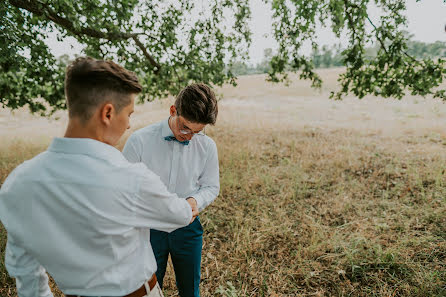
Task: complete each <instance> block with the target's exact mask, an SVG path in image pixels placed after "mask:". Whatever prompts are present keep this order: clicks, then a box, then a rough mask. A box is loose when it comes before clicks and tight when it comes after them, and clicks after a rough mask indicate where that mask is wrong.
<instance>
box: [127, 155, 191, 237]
mask: <svg viewBox="0 0 446 297" xmlns="http://www.w3.org/2000/svg"><path fill="white" fill-rule="evenodd" d="M138 166H144V169H145V170H144V173H143V174H142V176H141V180H140V186H139V191H138V193H137V195H136V196H135V197H133V198H132V199H131V203H132V205H133V207H132V208H133V209H132V212H133V216H132V217H133V220H134V221H133V222H131V224H132V225H133V226H136V227H150V228H151V229H156V230H160V231H164V232H172V231H174V230H176V229H178V228H181V227H185V226H187V225H189V223H190V221H191V219H192V208H191V207H190V205H189V203H188V202H187V201H186V200H185V199H180V198H178V196H177V195H176V194H173V193H170V192H169V191H168V190H167V188H166V186H165V185H164V183H163V182H162V181H161V179H160V177H159V176H158V175H156V174H155V173H153V172H152V171H150V170H149V169H147V167H145V165H143V164H142V163H141V164H138Z"/></svg>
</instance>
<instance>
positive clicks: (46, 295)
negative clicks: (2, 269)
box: [5, 234, 53, 297]
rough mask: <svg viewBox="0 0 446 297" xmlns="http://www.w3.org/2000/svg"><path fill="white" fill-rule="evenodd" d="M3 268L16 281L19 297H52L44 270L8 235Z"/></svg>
mask: <svg viewBox="0 0 446 297" xmlns="http://www.w3.org/2000/svg"><path fill="white" fill-rule="evenodd" d="M5 266H6V269H7V270H8V273H9V275H10V276H11V277H15V279H16V287H17V295H18V296H19V297H36V296H38V297H53V293H52V292H51V290H50V287H49V285H48V276H47V274H46V271H45V269H44V268H43V267H42V266H41V265H40V264H39V263H38V262H37V260H36V259H34V258H33V257H32V256H31V255H30V254H28V253H27V252H26V251H25V250H24V249H23V248H21V247H20V246H18V245H17V244H16V243H15V242H14V239H13V238H12V236H11V235H10V234H8V242H7V244H6V251H5Z"/></svg>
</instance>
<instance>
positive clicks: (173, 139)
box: [123, 84, 220, 297]
mask: <svg viewBox="0 0 446 297" xmlns="http://www.w3.org/2000/svg"><path fill="white" fill-rule="evenodd" d="M217 114H218V107H217V100H216V98H215V94H214V92H213V91H212V90H211V89H210V87H209V86H207V85H205V84H192V85H190V86H188V87H186V88H185V89H183V90H182V91H181V92H180V94H179V95H178V97H177V99H176V101H175V104H174V105H172V106H171V107H170V117H169V118H168V119H166V120H164V121H162V122H159V123H156V124H153V125H150V126H147V127H145V128H142V129H140V130H138V131H136V132H135V133H133V134H132V135H131V136H130V137H129V139H128V141H127V143H126V145H125V147H124V150H123V154H124V156H125V157H126V158H127V159H128V160H129V161H130V162H142V163H144V164H146V165H147V167H148V168H149V169H150V170H152V171H153V172H154V173H155V174H158V175H159V176H160V178H161V181H163V182H164V184H166V185H167V189H168V190H169V191H170V192H172V193H176V194H177V195H178V196H179V197H189V200H191V201H193V203H194V204H196V205H197V207H198V210H199V211H202V210H203V209H204V208H205V207H206V206H208V205H209V204H210V203H212V201H214V199H215V198H216V197H217V196H218V193H219V191H220V182H219V167H218V154H217V147H216V145H215V142H214V141H213V140H212V139H211V138H210V137H208V136H206V135H205V133H204V129H205V126H206V125H207V124H211V125H213V124H215V122H216V119H217ZM155 229H156V228H155ZM202 235H203V228H202V226H201V223H200V219H199V218H198V217H197V218H196V219H195V221H194V222H193V223H192V224H190V225H189V226H187V227H183V228H180V229H178V230H175V231H173V232H172V233H166V232H164V231H162V230H153V229H152V230H151V231H150V242H151V244H152V248H153V251H154V254H155V257H156V261H157V265H158V270H157V272H156V276H157V279H158V281H159V283H160V285H161V286H162V284H163V278H164V274H165V272H166V265H167V259H168V256H169V254H170V255H171V259H172V263H173V266H174V270H175V276H176V281H177V287H178V290H179V293H180V296H181V297H187V296H199V284H200V265H201V249H202V241H203V239H202Z"/></svg>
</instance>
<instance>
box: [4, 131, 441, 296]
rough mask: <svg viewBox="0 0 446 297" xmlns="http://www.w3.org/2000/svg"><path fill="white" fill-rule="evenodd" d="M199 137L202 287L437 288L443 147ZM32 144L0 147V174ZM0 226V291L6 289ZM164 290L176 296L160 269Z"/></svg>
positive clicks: (252, 135) (372, 291)
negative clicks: (216, 178)
mask: <svg viewBox="0 0 446 297" xmlns="http://www.w3.org/2000/svg"><path fill="white" fill-rule="evenodd" d="M210 134H211V136H212V137H213V138H214V139H215V140H216V142H217V145H218V149H219V158H220V171H221V172H220V178H221V179H220V181H221V193H220V196H219V197H218V198H217V200H216V201H215V202H214V203H213V204H212V205H211V206H209V207H208V209H206V210H205V211H204V212H203V213H202V214H201V219H202V223H203V225H204V230H205V234H204V247H203V263H202V284H201V293H202V296H445V295H446V264H445V263H446V215H445V214H446V198H445V197H446V187H445V183H446V180H445V170H446V163H445V161H446V160H445V159H446V155H445V154H443V153H441V152H440V153H436V154H426V153H423V151H422V150H421V151H420V150H418V152H416V153H414V152H413V150H412V152H407V150H399V149H391V148H389V146H386V140H385V139H379V138H377V137H374V138H370V137H368V136H366V135H362V134H359V133H353V132H350V131H347V130H337V131H330V132H328V131H327V132H325V131H323V130H318V129H312V128H305V129H303V130H301V131H296V130H281V129H280V128H278V129H275V130H265V129H263V130H259V129H255V128H249V127H245V128H243V127H238V128H237V129H235V128H232V127H230V126H225V127H224V129H223V127H220V126H219V127H217V128H214V129H211V131H210ZM411 141H412V143H410V144H408V143H406V142H402V143H400V147H405V148H407V147H409V146H413V148H415V147H417V148H419V145H420V143H418V142H416V140H413V139H412V140H411ZM420 141H421V140H420ZM421 145H422V143H421ZM438 145H439V146H441V144H438ZM120 146H121V147H122V143H121V145H120ZM43 149H44V145H30V144H27V145H22V144H16V145H13V146H12V149H9V150H6V151H2V152H1V155H0V174H1V182H3V180H4V178H5V177H6V176H7V174H8V173H9V172H10V171H11V170H12V168H14V167H15V166H16V165H17V164H19V163H20V162H22V161H23V160H24V159H27V158H30V157H32V156H33V155H35V154H37V153H38V152H39V151H41V150H43ZM0 232H1V233H0V243H1V245H0V251H1V260H0V264H1V265H0V281H1V285H0V288H1V289H0V295H1V296H14V295H15V294H14V282H13V280H12V279H10V278H8V276H7V274H6V272H5V269H4V266H3V258H4V255H3V254H4V244H5V240H6V234H5V231H4V230H3V229H2V228H0ZM53 286H54V284H53ZM54 291H55V292H56V295H57V296H59V295H60V292H58V291H57V288H54ZM165 292H166V295H167V296H171V295H176V288H175V282H174V276H173V273H172V269H170V270H168V275H167V279H166V283H165Z"/></svg>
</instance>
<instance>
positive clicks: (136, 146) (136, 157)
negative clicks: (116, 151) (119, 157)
mask: <svg viewBox="0 0 446 297" xmlns="http://www.w3.org/2000/svg"><path fill="white" fill-rule="evenodd" d="M122 154H123V155H124V157H126V159H127V160H128V161H129V162H130V163H137V162H141V155H142V143H141V141H139V138H138V136H136V135H135V134H132V135H130V137H129V138H128V139H127V142H126V143H125V146H124V149H123V150H122Z"/></svg>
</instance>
